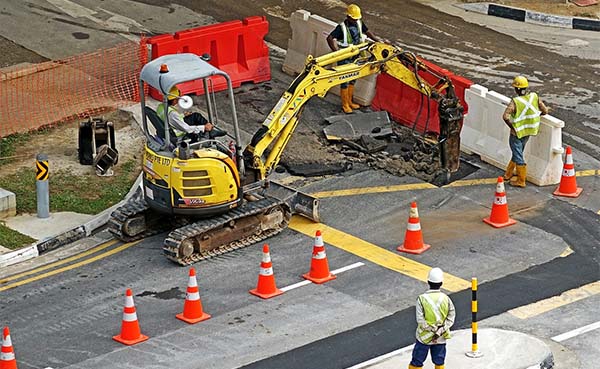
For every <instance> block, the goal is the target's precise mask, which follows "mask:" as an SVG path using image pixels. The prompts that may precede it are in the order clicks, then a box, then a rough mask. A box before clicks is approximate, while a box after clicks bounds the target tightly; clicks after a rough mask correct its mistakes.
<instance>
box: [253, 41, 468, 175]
mask: <svg viewBox="0 0 600 369" xmlns="http://www.w3.org/2000/svg"><path fill="white" fill-rule="evenodd" d="M348 58H355V60H354V62H352V63H349V64H343V65H335V63H336V62H338V61H341V60H345V59H348ZM419 70H427V68H426V66H425V65H424V64H423V63H421V62H420V61H419V60H418V59H417V58H416V56H415V55H414V54H413V53H410V52H407V51H404V50H402V49H400V48H398V47H395V46H392V45H388V44H385V43H380V42H365V43H362V44H358V45H353V46H350V47H348V48H344V49H340V50H337V51H335V52H332V53H329V54H326V55H323V56H320V57H317V58H314V57H313V56H311V55H309V56H308V57H307V59H306V66H305V68H304V71H302V73H300V74H299V75H298V76H297V77H296V78H295V79H294V81H293V82H292V84H291V85H290V87H289V88H288V89H287V90H286V91H285V92H284V94H283V95H282V96H281V98H280V99H279V101H278V102H277V104H276V105H275V107H274V108H273V109H272V110H271V112H270V113H269V114H268V115H267V117H266V119H265V120H264V122H263V123H262V126H261V127H260V129H259V130H258V131H257V132H256V133H255V134H254V136H253V137H252V140H251V142H250V144H249V145H248V146H247V147H246V148H245V150H244V161H245V164H246V168H247V169H251V170H253V171H254V174H255V178H254V179H253V181H259V180H264V179H266V177H267V176H268V175H269V174H270V173H271V171H272V170H273V169H274V168H275V166H276V165H277V164H278V163H279V160H280V158H281V154H282V153H283V150H284V149H285V147H286V145H287V143H288V141H289V140H290V138H291V136H292V134H293V132H294V130H295V129H296V126H297V125H298V119H299V117H300V114H301V113H302V110H303V108H304V105H305V103H306V102H307V101H308V100H310V98H311V97H313V96H315V95H317V96H319V97H324V96H325V95H326V94H327V92H328V91H329V90H330V89H331V88H332V87H334V86H338V85H341V84H342V83H344V82H349V81H353V80H357V79H359V78H363V77H367V76H370V75H373V74H377V73H380V72H384V73H388V74H389V75H391V76H392V77H394V78H396V79H398V80H399V81H401V82H403V83H404V84H406V85H407V86H410V87H411V88H413V89H415V90H417V91H419V92H420V93H422V94H423V95H425V96H427V97H428V98H433V99H435V100H437V101H438V102H439V101H440V100H441V99H452V100H453V104H452V105H453V106H456V104H458V103H457V101H458V100H457V99H456V96H454V89H453V87H452V83H451V82H450V80H449V79H448V78H447V77H446V76H438V77H439V81H438V82H437V83H436V84H435V85H430V84H428V83H427V82H426V81H424V80H422V79H421V78H420V77H419V74H418V71H419ZM444 91H445V92H446V93H445V95H442V93H443V92H444ZM440 105H441V103H440ZM461 112H462V110H461ZM442 119H443V118H442ZM460 119H462V113H461V114H460ZM268 148H270V150H269V151H268V154H267V156H266V158H264V159H263V155H264V154H265V153H266V152H267V149H268Z"/></svg>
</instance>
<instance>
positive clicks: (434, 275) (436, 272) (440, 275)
mask: <svg viewBox="0 0 600 369" xmlns="http://www.w3.org/2000/svg"><path fill="white" fill-rule="evenodd" d="M427 281H429V282H431V283H442V282H444V272H442V270H441V269H440V268H432V269H431V270H430V271H429V275H428V276H427Z"/></svg>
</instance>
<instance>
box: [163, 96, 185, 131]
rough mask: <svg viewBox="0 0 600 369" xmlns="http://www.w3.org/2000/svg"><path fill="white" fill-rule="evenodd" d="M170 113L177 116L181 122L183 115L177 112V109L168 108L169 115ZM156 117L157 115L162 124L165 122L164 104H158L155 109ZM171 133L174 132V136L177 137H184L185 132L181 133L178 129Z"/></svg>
mask: <svg viewBox="0 0 600 369" xmlns="http://www.w3.org/2000/svg"><path fill="white" fill-rule="evenodd" d="M171 112H175V113H176V114H177V115H179V118H181V120H183V114H182V113H180V112H178V111H177V109H175V108H174V107H172V106H169V114H170V113H171ZM156 115H158V117H159V118H160V119H162V121H163V122H166V121H167V116H166V115H165V104H163V103H161V104H158V107H157V108H156ZM173 131H175V136H177V137H181V136H183V135H185V132H182V131H180V130H178V129H174V130H173Z"/></svg>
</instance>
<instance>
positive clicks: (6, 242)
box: [0, 223, 36, 250]
mask: <svg viewBox="0 0 600 369" xmlns="http://www.w3.org/2000/svg"><path fill="white" fill-rule="evenodd" d="M35 241H36V239H35V238H31V237H29V236H26V235H24V234H21V233H19V232H17V231H13V230H12V229H10V228H8V227H7V226H5V225H4V223H0V245H2V246H4V247H6V248H8V249H11V250H16V249H19V248H21V247H23V246H26V245H29V244H31V243H33V242H35Z"/></svg>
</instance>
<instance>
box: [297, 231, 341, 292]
mask: <svg viewBox="0 0 600 369" xmlns="http://www.w3.org/2000/svg"><path fill="white" fill-rule="evenodd" d="M302 276H303V277H304V278H305V279H308V280H309V281H311V282H313V283H317V284H321V283H325V282H328V281H330V280H332V279H336V278H337V277H336V276H335V275H333V274H331V273H330V272H329V262H328V261H327V255H326V254H325V245H324V244H323V236H321V231H317V233H316V235H315V245H314V247H313V252H312V260H311V262H310V271H309V272H308V273H306V274H303V275H302Z"/></svg>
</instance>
